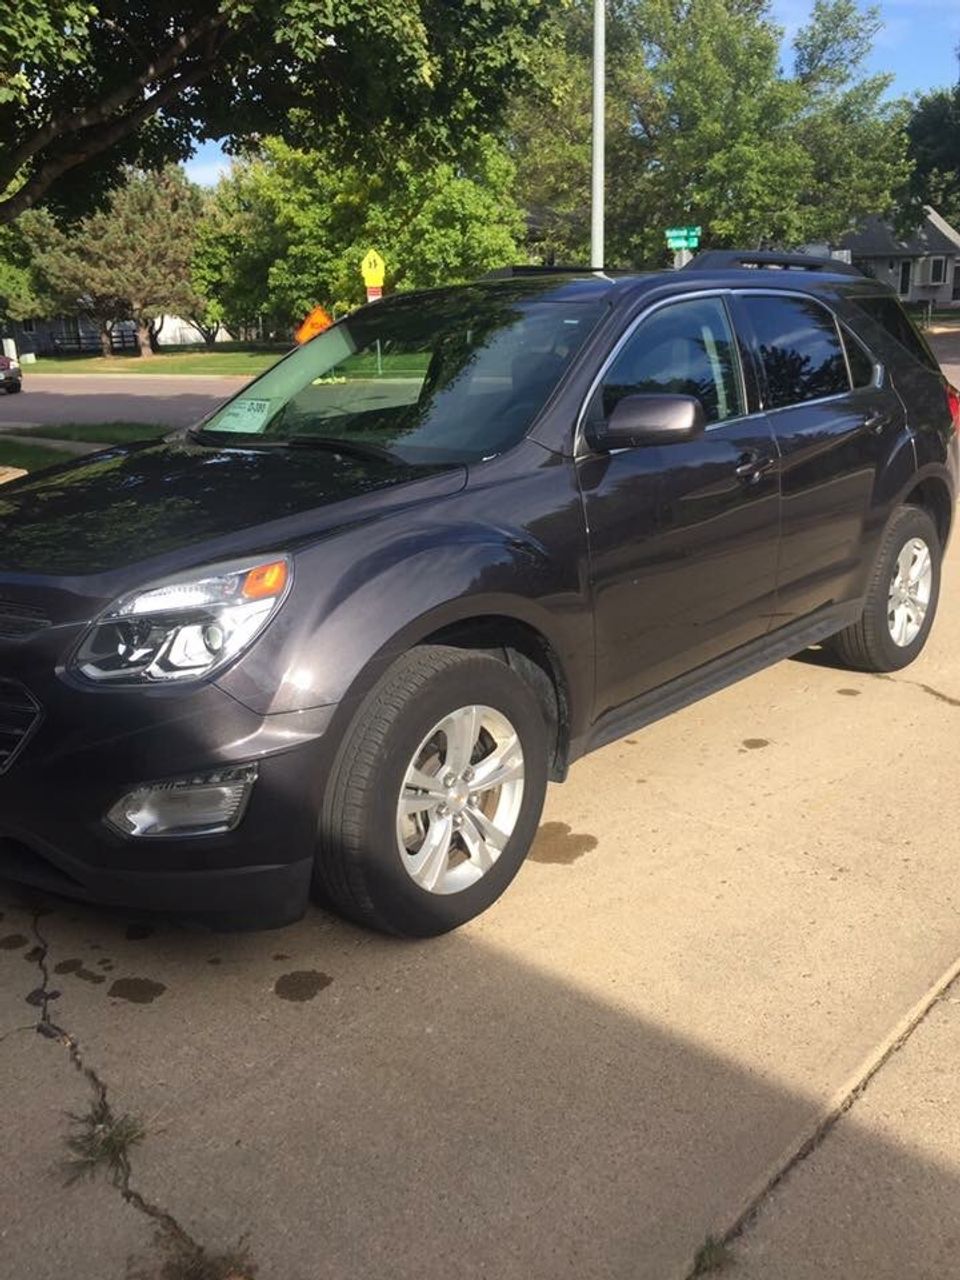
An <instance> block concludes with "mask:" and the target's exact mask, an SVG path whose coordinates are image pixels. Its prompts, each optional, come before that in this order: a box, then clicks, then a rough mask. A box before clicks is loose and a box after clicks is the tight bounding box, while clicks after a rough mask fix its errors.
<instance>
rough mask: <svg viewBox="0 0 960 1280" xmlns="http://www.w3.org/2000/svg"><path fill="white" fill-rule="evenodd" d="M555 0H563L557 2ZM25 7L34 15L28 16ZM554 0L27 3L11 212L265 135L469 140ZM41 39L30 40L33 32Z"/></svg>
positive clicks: (4, 77) (84, 201)
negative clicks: (205, 144)
mask: <svg viewBox="0 0 960 1280" xmlns="http://www.w3.org/2000/svg"><path fill="white" fill-rule="evenodd" d="M554 2H555V0H554ZM21 5H22V6H23V10H22V13H21ZM549 8H550V3H543V2H542V0H325V3H323V4H318V3H316V2H315V0H199V2H197V3H193V4H190V5H186V4H183V3H180V2H179V0H101V2H100V3H98V4H97V5H96V6H93V5H86V4H83V3H81V2H80V0H25V2H24V0H20V4H19V5H15V6H14V13H15V20H14V23H13V27H12V32H13V35H12V36H11V37H10V38H4V39H3V41H2V43H0V90H2V91H0V137H2V138H4V139H7V140H13V141H14V145H13V146H12V147H10V149H9V150H8V151H7V153H6V155H4V156H3V158H2V159H0V221H2V222H9V221H12V220H13V219H14V218H15V217H17V216H18V215H19V214H21V213H22V212H23V211H24V210H25V209H28V208H31V207H33V206H35V205H37V204H38V203H39V202H46V203H48V204H49V205H50V206H51V207H52V208H53V209H54V211H55V212H57V213H69V214H74V215H75V214H77V213H78V212H85V211H86V210H87V209H89V208H90V207H91V206H92V205H94V204H96V203H97V201H98V199H99V198H101V197H102V193H103V192H104V190H106V189H107V188H108V187H109V186H111V185H115V184H116V183H117V182H118V181H120V179H121V175H122V172H123V169H124V167H125V166H129V165H135V166H138V167H141V168H155V167H159V166H161V165H163V164H164V163H169V162H171V161H176V160H182V159H185V158H186V157H187V156H189V154H190V153H191V150H192V147H193V145H194V141H195V140H196V139H205V138H222V139H226V140H227V143H228V145H229V146H230V147H231V148H233V149H234V150H236V149H242V147H243V146H244V144H245V143H249V142H250V141H251V139H255V138H257V137H259V136H262V135H265V134H283V135H284V136H286V137H287V138H288V139H290V140H292V141H300V142H307V143H309V144H311V145H319V144H320V143H321V142H322V143H323V145H325V146H327V145H334V144H335V145H337V146H338V147H339V150H340V154H341V156H343V155H348V156H349V155H356V154H359V153H360V152H361V151H362V150H364V149H366V150H367V152H368V153H369V154H376V153H377V152H380V153H381V154H382V153H383V149H384V147H385V146H386V145H387V144H388V142H390V141H391V140H393V141H396V140H397V139H407V140H409V139H410V138H411V136H413V135H415V136H416V138H417V140H418V143H419V145H420V146H421V147H423V148H426V149H428V150H432V151H434V152H436V151H437V149H438V148H439V149H441V150H444V149H445V150H447V151H451V150H455V149H456V146H457V145H459V142H460V141H461V140H462V139H466V138H470V137H472V136H474V135H475V134H476V133H478V132H480V131H482V130H483V129H484V128H485V127H487V125H488V123H489V122H490V121H491V120H492V119H494V118H495V117H496V116H497V114H498V112H499V111H500V109H501V108H502V106H503V104H504V103H505V102H506V101H507V100H508V98H509V96H510V94H511V92H512V91H513V89H514V87H515V86H516V84H517V82H518V80H519V79H520V78H521V77H522V76H523V74H524V71H525V68H526V65H527V62H528V59H529V57H530V52H531V49H532V47H533V44H534V37H535V35H536V32H537V30H538V29H539V27H540V25H541V23H542V21H543V18H544V16H545V14H546V12H547V11H548V9H549ZM31 32H32V33H33V34H31Z"/></svg>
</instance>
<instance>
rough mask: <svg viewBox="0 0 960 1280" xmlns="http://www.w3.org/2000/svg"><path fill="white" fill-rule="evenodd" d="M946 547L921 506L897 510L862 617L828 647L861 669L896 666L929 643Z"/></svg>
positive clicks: (834, 638) (868, 591)
mask: <svg viewBox="0 0 960 1280" xmlns="http://www.w3.org/2000/svg"><path fill="white" fill-rule="evenodd" d="M941 559H942V549H941V546H940V537H939V535H938V533H937V528H936V525H935V524H934V522H933V520H932V519H931V518H930V516H929V515H928V514H927V512H926V511H924V510H922V508H920V507H899V508H898V509H897V510H896V511H895V512H894V514H893V517H892V518H891V520H890V523H889V525H888V526H887V531H886V533H885V535H884V538H883V542H882V544H881V546H880V552H879V554H878V556H877V562H876V564H875V566H874V570H873V574H872V575H871V578H870V584H869V586H868V588H867V595H866V600H865V603H864V608H863V613H862V614H861V616H860V618H859V619H858V621H857V622H855V623H853V624H852V625H851V626H849V627H847V628H846V629H845V630H844V631H841V632H840V633H839V634H838V635H836V636H833V637H832V639H831V640H829V641H828V642H827V647H828V648H829V649H830V650H831V651H832V652H833V653H835V654H836V656H837V657H838V658H839V659H840V660H841V661H842V662H843V663H844V664H845V665H846V666H848V667H853V668H854V669H856V670H858V671H897V670H899V669H900V668H901V667H906V666H908V665H909V664H910V663H911V662H913V660H914V658H916V657H917V655H918V654H919V653H920V650H921V649H922V648H923V646H924V645H925V644H926V642H927V637H928V636H929V634H930V628H931V627H932V625H933V619H934V617H935V615H936V612H937V601H938V599H939V596H940V564H941Z"/></svg>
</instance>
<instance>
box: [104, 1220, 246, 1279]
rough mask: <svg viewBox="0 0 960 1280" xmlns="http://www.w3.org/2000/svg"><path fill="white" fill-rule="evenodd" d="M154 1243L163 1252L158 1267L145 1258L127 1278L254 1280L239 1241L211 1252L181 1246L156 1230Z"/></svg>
mask: <svg viewBox="0 0 960 1280" xmlns="http://www.w3.org/2000/svg"><path fill="white" fill-rule="evenodd" d="M156 1245H157V1248H158V1250H160V1251H161V1253H162V1254H163V1255H164V1257H163V1261H162V1262H161V1263H160V1269H159V1271H158V1270H157V1268H156V1264H155V1263H153V1264H151V1263H149V1262H145V1263H144V1264H143V1267H142V1269H140V1267H136V1268H135V1269H132V1270H129V1271H128V1272H127V1280H255V1277H256V1274H257V1269H256V1267H255V1266H254V1265H253V1263H252V1262H251V1261H250V1257H249V1255H248V1253H247V1250H246V1248H245V1247H244V1245H243V1242H242V1241H241V1243H240V1244H239V1245H238V1246H237V1248H236V1249H231V1250H229V1251H228V1252H226V1253H217V1254H214V1253H208V1252H207V1250H206V1249H199V1250H197V1251H191V1250H189V1249H185V1248H184V1247H183V1246H182V1245H181V1244H178V1243H176V1242H174V1241H172V1240H171V1239H170V1237H169V1236H168V1235H166V1234H164V1233H163V1232H160V1233H158V1234H157V1239H156Z"/></svg>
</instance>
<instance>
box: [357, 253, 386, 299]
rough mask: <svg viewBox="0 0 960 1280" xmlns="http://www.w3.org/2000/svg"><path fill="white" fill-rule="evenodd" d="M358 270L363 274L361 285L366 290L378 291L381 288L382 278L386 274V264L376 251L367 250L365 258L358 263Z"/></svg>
mask: <svg viewBox="0 0 960 1280" xmlns="http://www.w3.org/2000/svg"><path fill="white" fill-rule="evenodd" d="M360 270H361V271H362V272H363V283H364V284H365V285H366V286H367V288H368V289H379V288H382V287H383V277H384V275H385V273H386V263H385V262H384V260H383V259H382V258H381V257H380V255H379V253H377V251H376V249H368V250H367V256H366V257H365V258H364V260H363V261H362V262H361V263H360Z"/></svg>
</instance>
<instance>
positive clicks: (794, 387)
mask: <svg viewBox="0 0 960 1280" xmlns="http://www.w3.org/2000/svg"><path fill="white" fill-rule="evenodd" d="M742 301H743V305H744V306H745V308H746V311H747V314H748V315H749V317H750V321H751V323H752V325H753V331H754V334H755V335H756V340H757V348H758V352H759V355H760V363H761V365H762V366H763V373H764V377H765V379H766V384H767V395H766V407H767V408H768V409H785V408H787V406H789V405H792V404H802V403H803V402H804V401H805V400H822V399H823V398H824V397H825V396H835V395H841V394H842V393H843V392H845V391H849V390H850V380H849V378H848V376H847V364H846V360H845V359H844V355H843V347H842V345H841V343H840V334H839V332H838V330H837V325H836V321H835V320H834V318H833V316H832V315H831V314H830V312H829V311H827V310H826V308H825V307H821V306H820V304H819V303H818V302H814V301H813V299H812V298H795V297H777V296H776V295H774V294H744V295H743V299H742Z"/></svg>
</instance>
